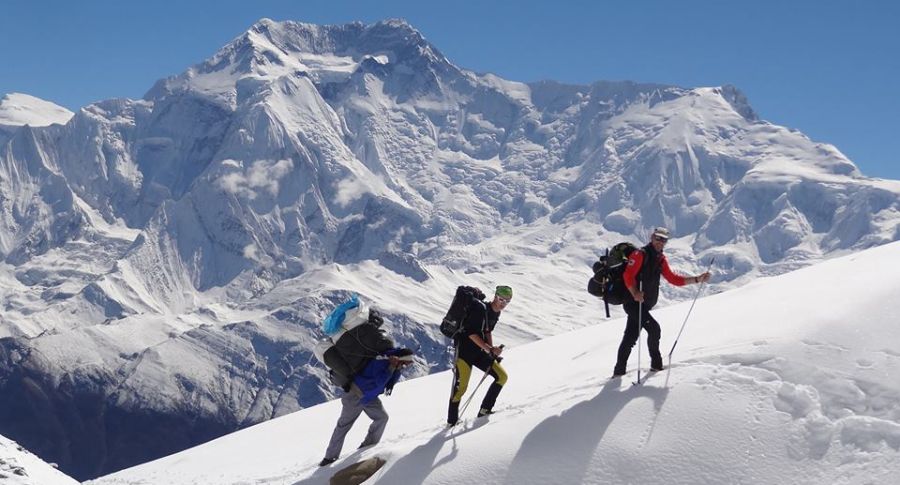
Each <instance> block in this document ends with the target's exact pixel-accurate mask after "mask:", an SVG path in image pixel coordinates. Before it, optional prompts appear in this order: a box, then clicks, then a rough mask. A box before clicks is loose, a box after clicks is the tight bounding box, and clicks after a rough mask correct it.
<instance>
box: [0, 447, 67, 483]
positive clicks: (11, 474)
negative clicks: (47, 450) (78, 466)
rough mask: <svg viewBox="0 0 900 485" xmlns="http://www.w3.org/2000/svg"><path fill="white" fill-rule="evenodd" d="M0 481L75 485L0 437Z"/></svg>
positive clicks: (31, 455) (25, 451) (53, 469)
mask: <svg viewBox="0 0 900 485" xmlns="http://www.w3.org/2000/svg"><path fill="white" fill-rule="evenodd" d="M0 481H2V482H3V483H4V484H9V485H76V484H77V483H78V482H77V481H75V479H73V478H71V477H68V476H66V475H65V474H63V473H61V472H60V471H58V470H56V469H55V468H53V467H52V466H51V465H49V464H47V463H45V462H44V461H41V459H40V458H38V457H36V456H34V455H33V454H31V453H30V452H29V451H28V450H26V449H25V448H23V447H22V446H20V445H19V444H18V443H16V442H15V441H12V440H10V439H8V438H6V437H4V436H0Z"/></svg>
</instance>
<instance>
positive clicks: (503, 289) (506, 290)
mask: <svg viewBox="0 0 900 485" xmlns="http://www.w3.org/2000/svg"><path fill="white" fill-rule="evenodd" d="M494 294H495V295H497V296H499V297H500V298H512V288H511V287H509V286H506V285H500V286H498V287H497V289H496V290H495V291H494Z"/></svg>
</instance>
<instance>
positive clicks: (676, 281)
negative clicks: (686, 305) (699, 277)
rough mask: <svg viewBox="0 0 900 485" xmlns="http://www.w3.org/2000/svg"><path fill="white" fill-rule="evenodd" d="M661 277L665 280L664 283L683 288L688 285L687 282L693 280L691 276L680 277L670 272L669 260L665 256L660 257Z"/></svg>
mask: <svg viewBox="0 0 900 485" xmlns="http://www.w3.org/2000/svg"><path fill="white" fill-rule="evenodd" d="M662 275H663V276H664V277H665V278H666V281H668V282H669V283H671V284H673V285H675V286H684V285H686V284H688V281H689V280H693V278H694V277H693V276H682V275H680V274H677V273H675V272H674V271H672V268H670V267H669V259H668V258H666V256H665V255H663V257H662Z"/></svg>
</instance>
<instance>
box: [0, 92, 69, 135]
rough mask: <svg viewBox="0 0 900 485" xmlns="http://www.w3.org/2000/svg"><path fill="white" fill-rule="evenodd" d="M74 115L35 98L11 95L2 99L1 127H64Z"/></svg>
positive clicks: (16, 94)
mask: <svg viewBox="0 0 900 485" xmlns="http://www.w3.org/2000/svg"><path fill="white" fill-rule="evenodd" d="M72 116H74V113H72V112H71V111H69V110H67V109H66V108H63V107H62V106H59V105H56V104H53V103H51V102H49V101H45V100H43V99H40V98H35V97H34V96H29V95H27V94H22V93H10V94H7V95H6V96H3V97H2V98H0V125H5V126H7V127H10V126H23V125H30V126H50V125H53V124H58V125H64V124H66V123H67V122H68V121H69V120H70V119H71V118H72Z"/></svg>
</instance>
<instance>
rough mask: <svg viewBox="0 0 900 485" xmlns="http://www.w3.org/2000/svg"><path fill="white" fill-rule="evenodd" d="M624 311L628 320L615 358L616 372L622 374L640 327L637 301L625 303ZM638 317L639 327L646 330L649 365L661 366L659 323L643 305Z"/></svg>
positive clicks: (658, 367) (657, 367)
mask: <svg viewBox="0 0 900 485" xmlns="http://www.w3.org/2000/svg"><path fill="white" fill-rule="evenodd" d="M624 307H625V313H626V314H627V315H628V322H627V323H626V324H625V334H624V335H622V343H621V344H619V355H618V358H617V360H616V368H615V370H614V372H615V373H616V374H624V373H625V366H626V365H627V364H628V356H629V355H631V348H632V347H634V344H635V343H637V339H638V336H639V335H640V333H641V332H640V329H639V328H638V303H637V302H636V301H630V302H627V303H625V305H624ZM641 314H642V317H641V318H640V321H641V325H640V326H641V327H643V328H644V329H645V330H647V348H648V349H649V350H650V367H653V368H656V369H661V368H662V365H663V363H662V354H660V353H659V336H660V333H661V331H660V329H659V323H658V322H657V321H656V320H655V319H654V318H653V315H650V309H649V308H647V307H646V306H645V305H641Z"/></svg>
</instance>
